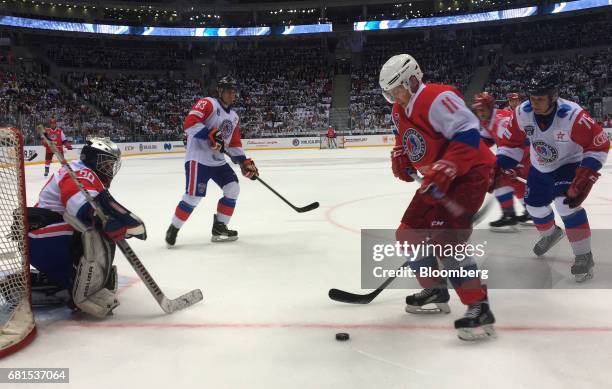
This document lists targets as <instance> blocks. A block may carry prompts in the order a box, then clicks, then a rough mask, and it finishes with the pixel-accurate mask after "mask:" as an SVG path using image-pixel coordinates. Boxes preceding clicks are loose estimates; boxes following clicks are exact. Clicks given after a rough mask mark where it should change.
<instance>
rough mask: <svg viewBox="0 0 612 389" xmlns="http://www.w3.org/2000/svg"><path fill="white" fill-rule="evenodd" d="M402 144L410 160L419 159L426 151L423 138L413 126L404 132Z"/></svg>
mask: <svg viewBox="0 0 612 389" xmlns="http://www.w3.org/2000/svg"><path fill="white" fill-rule="evenodd" d="M402 144H403V145H404V149H405V150H406V154H407V155H408V158H409V159H410V161H411V162H417V161H420V160H421V159H422V158H423V156H424V155H425V153H426V152H427V143H426V142H425V138H423V135H421V134H420V133H419V132H418V131H417V130H415V129H414V128H409V129H407V130H406V132H405V133H404V137H403V138H402Z"/></svg>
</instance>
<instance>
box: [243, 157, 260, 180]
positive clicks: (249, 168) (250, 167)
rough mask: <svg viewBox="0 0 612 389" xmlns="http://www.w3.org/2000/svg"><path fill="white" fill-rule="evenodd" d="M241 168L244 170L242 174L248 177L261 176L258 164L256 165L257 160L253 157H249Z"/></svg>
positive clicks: (252, 178)
mask: <svg viewBox="0 0 612 389" xmlns="http://www.w3.org/2000/svg"><path fill="white" fill-rule="evenodd" d="M240 170H242V175H243V176H245V177H246V178H250V179H251V180H254V179H255V177H258V176H259V170H257V166H255V162H253V160H252V159H250V158H247V159H245V160H244V161H243V162H242V163H241V164H240Z"/></svg>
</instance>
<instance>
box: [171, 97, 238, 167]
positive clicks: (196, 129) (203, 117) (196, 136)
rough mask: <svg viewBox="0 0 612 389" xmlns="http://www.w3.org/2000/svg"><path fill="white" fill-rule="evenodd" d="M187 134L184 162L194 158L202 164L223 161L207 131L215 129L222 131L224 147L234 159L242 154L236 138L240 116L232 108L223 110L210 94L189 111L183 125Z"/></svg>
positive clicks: (211, 164)
mask: <svg viewBox="0 0 612 389" xmlns="http://www.w3.org/2000/svg"><path fill="white" fill-rule="evenodd" d="M183 128H184V130H185V133H186V134H187V146H186V149H187V150H186V154H185V161H186V162H188V161H196V162H198V163H200V164H203V165H206V166H221V165H223V164H225V163H226V160H225V155H223V154H222V153H221V152H219V151H216V150H213V149H212V148H211V147H210V142H209V140H208V132H209V131H210V130H212V129H214V128H218V129H219V131H220V133H221V134H222V137H223V140H224V143H225V150H226V151H227V152H228V153H229V154H230V155H231V156H232V157H237V160H238V161H241V160H244V159H245V158H246V157H245V154H244V150H243V148H242V142H241V139H240V119H239V118H238V114H237V113H236V112H235V111H234V110H233V109H228V110H226V109H225V108H223V106H222V105H221V104H220V103H219V101H217V99H215V98H213V97H206V98H203V99H200V100H198V101H197V102H196V103H195V105H194V106H193V107H192V108H191V110H190V111H189V114H188V115H187V117H186V118H185V122H184V124H183Z"/></svg>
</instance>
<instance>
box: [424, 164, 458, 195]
mask: <svg viewBox="0 0 612 389" xmlns="http://www.w3.org/2000/svg"><path fill="white" fill-rule="evenodd" d="M456 176H457V166H456V165H455V164H454V163H453V162H450V161H446V160H444V159H441V160H439V161H437V162H435V163H434V164H433V165H432V166H431V167H430V168H429V170H427V171H426V172H425V173H424V174H423V183H422V184H421V188H420V189H419V192H420V193H429V194H431V195H432V199H434V200H435V199H439V198H441V197H443V196H444V194H446V192H448V188H449V187H450V184H451V182H453V180H454V179H455V177H456Z"/></svg>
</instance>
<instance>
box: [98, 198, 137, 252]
mask: <svg viewBox="0 0 612 389" xmlns="http://www.w3.org/2000/svg"><path fill="white" fill-rule="evenodd" d="M95 201H96V202H97V203H98V205H100V206H101V208H102V211H103V212H104V214H105V215H106V216H107V217H108V220H107V221H106V223H105V224H104V225H103V226H102V229H103V230H104V233H105V234H106V235H107V236H108V237H109V238H110V239H112V240H113V241H115V242H117V241H119V240H122V239H128V238H131V237H135V238H138V239H140V240H146V239H147V230H146V228H145V225H144V223H143V221H142V220H140V218H139V217H138V216H136V215H134V214H133V213H131V212H130V211H128V210H127V209H126V208H124V207H123V206H122V205H121V204H119V203H118V202H117V201H116V200H115V199H114V198H113V197H112V196H111V195H110V193H109V192H108V191H107V190H105V191H103V192H101V193H100V194H99V195H98V196H96V199H95Z"/></svg>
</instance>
